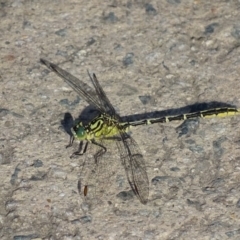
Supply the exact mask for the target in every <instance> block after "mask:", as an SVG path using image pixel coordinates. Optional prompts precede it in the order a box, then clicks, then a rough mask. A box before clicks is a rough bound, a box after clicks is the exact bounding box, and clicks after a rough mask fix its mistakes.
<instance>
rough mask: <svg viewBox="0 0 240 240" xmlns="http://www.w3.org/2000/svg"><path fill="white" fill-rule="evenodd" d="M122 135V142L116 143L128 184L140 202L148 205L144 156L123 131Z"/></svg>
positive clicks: (147, 185) (147, 184) (147, 182)
mask: <svg viewBox="0 0 240 240" xmlns="http://www.w3.org/2000/svg"><path fill="white" fill-rule="evenodd" d="M120 135H121V138H122V141H116V143H117V146H118V150H119V153H120V157H121V161H122V165H123V166H124V169H125V171H126V175H127V179H128V182H129V184H130V186H131V188H132V190H133V191H134V193H135V194H136V195H137V197H138V198H139V200H140V202H141V203H143V204H146V203H147V202H148V195H149V181H148V176H147V171H146V166H145V162H144V158H143V155H142V154H141V151H140V149H139V147H138V145H137V143H136V142H135V141H134V139H133V138H132V137H130V136H129V135H128V134H127V133H125V132H122V131H121V132H120Z"/></svg>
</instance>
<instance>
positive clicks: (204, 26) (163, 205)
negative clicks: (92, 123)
mask: <svg viewBox="0 0 240 240" xmlns="http://www.w3.org/2000/svg"><path fill="white" fill-rule="evenodd" d="M0 19H1V20H0V30H1V31H0V32H1V34H0V39H1V41H0V48H1V54H0V56H1V68H0V90H1V91H0V104H1V105H0V106H1V107H0V127H1V134H0V140H1V144H0V147H1V149H0V151H1V152H0V164H1V165H0V167H1V169H0V173H1V174H0V190H1V192H0V238H1V239H4V240H5V239H14V240H20V239H21V240H28V239H52V240H53V239H64V240H68V239H76V240H78V239H130V240H133V239H134V240H135V239H144V240H150V239H163V240H164V239H169V240H170V239H191V240H192V239H201V240H205V239H206V240H207V239H211V240H213V239H240V185H239V181H240V145H239V144H240V141H239V140H240V130H239V129H240V123H239V118H240V117H239V116H234V117H229V118H221V119H219V118H214V119H200V120H199V119H197V120H195V121H187V122H185V123H181V122H177V123H169V124H155V125H151V126H143V127H137V128H136V129H133V130H132V136H133V137H134V139H135V140H136V142H137V143H138V145H139V147H140V149H141V151H142V153H143V155H144V157H145V161H146V166H147V173H148V177H149V182H150V183H149V188H150V194H149V202H148V204H147V205H143V204H141V203H140V202H139V200H138V199H137V198H136V197H135V196H134V195H133V194H132V193H131V191H130V186H129V185H128V183H127V180H126V177H125V173H124V171H123V169H122V167H121V165H120V161H119V157H118V152H117V150H116V149H114V145H113V144H112V146H110V148H111V147H112V152H111V154H108V155H107V158H108V160H109V164H106V165H105V166H106V173H107V172H108V171H111V172H114V173H115V172H116V174H114V175H112V176H110V177H109V178H107V180H106V183H105V184H106V185H104V183H103V185H102V186H101V189H102V190H103V191H104V193H103V194H102V195H101V197H100V198H101V201H99V202H98V204H91V203H88V202H86V201H85V199H84V197H83V196H82V195H79V194H78V190H77V182H78V179H79V178H83V179H84V176H85V171H87V168H86V165H84V162H86V161H87V160H88V161H91V159H92V156H91V154H90V153H91V152H90V153H87V155H86V156H82V157H79V158H74V159H70V158H69V156H70V155H71V154H72V152H73V151H74V149H73V148H68V149H66V148H65V146H66V145H67V144H68V141H69V136H68V134H67V133H66V132H65V131H63V129H62V128H61V127H60V126H61V121H63V119H64V115H65V116H68V117H69V119H70V120H71V116H73V117H74V118H77V117H78V116H79V114H80V113H81V112H82V111H83V110H84V109H85V108H86V107H87V106H88V104H87V103H86V102H85V101H84V100H82V99H81V97H79V96H77V94H76V93H75V92H74V91H72V89H71V88H69V86H68V85H67V84H66V83H64V82H63V80H62V79H60V78H59V77H58V76H56V74H54V73H52V72H50V71H48V70H47V69H46V67H45V66H43V65H42V64H41V63H40V62H39V59H40V58H46V59H48V60H49V61H51V62H54V63H56V64H60V66H61V67H62V68H64V69H66V70H68V71H69V72H71V73H72V74H73V75H75V76H77V77H79V78H80V79H81V80H83V81H85V82H88V83H89V79H88V76H87V70H90V71H92V72H95V73H96V74H97V76H98V79H99V81H100V83H101V85H102V86H103V88H104V90H105V91H106V94H107V96H108V97H109V99H110V100H111V102H112V104H113V105H114V107H115V108H116V110H117V112H118V113H119V114H120V115H122V116H128V115H130V116H131V115H136V114H146V116H148V115H149V114H148V113H151V112H155V111H163V110H168V111H167V113H177V112H182V110H183V109H181V108H182V107H186V109H185V110H189V109H190V110H191V107H189V106H191V105H192V104H199V103H211V104H205V105H200V108H201V107H202V106H204V107H205V106H206V107H209V106H218V103H221V104H230V105H235V106H238V107H240V97H239V89H240V68H239V65H240V48H239V46H240V2H239V1H214V2H213V1H211V2H207V1H198V0H196V1H183V0H182V1H181V0H175V1H174V0H165V1H145V0H124V1H117V0H115V1H97V0H93V1H86V0H81V1H76V0H75V1H74V0H70V1H43V0H38V1H37V0H32V1H21V0H16V1H13V0H9V1H4V0H2V1H1V2H0ZM197 106H198V105H197ZM66 113H70V114H71V115H70V114H67V115H66ZM184 113H185V112H184ZM74 147H76V145H75V146H74ZM88 161H87V165H88V166H90V165H91V164H90V162H88ZM114 169H115V170H114ZM99 174H101V173H99ZM106 175H107V174H106Z"/></svg>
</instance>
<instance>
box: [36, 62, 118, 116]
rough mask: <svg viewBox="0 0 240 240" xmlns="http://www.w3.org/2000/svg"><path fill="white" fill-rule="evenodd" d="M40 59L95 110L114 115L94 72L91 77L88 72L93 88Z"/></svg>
mask: <svg viewBox="0 0 240 240" xmlns="http://www.w3.org/2000/svg"><path fill="white" fill-rule="evenodd" d="M40 61H41V62H42V63H43V64H44V65H46V66H47V67H48V68H49V69H51V70H52V71H54V72H55V73H56V74H57V75H58V76H60V77H61V78H62V79H63V80H64V81H65V82H66V83H67V84H68V85H69V86H70V87H71V88H72V89H73V90H74V91H76V92H77V93H78V94H79V95H80V96H81V97H82V98H84V100H85V101H86V102H88V103H89V104H91V105H93V106H94V107H95V108H96V109H97V110H99V111H100V112H102V113H108V114H113V115H114V113H115V110H114V108H113V106H112V105H111V103H110V101H109V100H108V98H107V97H106V94H105V92H104V91H103V89H102V87H101V86H100V84H99V82H98V80H97V77H96V75H95V74H93V77H91V75H90V74H89V72H88V75H89V77H90V79H91V81H92V83H93V85H94V88H95V89H93V88H91V87H90V86H89V85H88V84H86V83H84V82H83V81H81V80H80V79H78V78H76V77H74V76H73V75H72V74H70V73H69V72H67V71H65V70H63V69H62V68H60V67H58V66H57V65H56V64H54V63H51V62H49V61H47V60H45V59H40Z"/></svg>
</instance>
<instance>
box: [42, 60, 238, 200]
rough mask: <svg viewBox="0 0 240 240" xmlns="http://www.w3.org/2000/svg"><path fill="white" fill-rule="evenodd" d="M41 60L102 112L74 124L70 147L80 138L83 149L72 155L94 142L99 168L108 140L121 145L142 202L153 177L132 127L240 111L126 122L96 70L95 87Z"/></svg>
mask: <svg viewBox="0 0 240 240" xmlns="http://www.w3.org/2000/svg"><path fill="white" fill-rule="evenodd" d="M40 61H41V63H43V64H44V65H46V66H47V67H48V68H49V69H50V70H52V71H53V72H55V73H56V74H57V75H58V76H60V77H61V78H62V79H63V80H64V81H65V82H66V83H67V84H68V85H69V86H70V87H71V88H72V89H73V90H74V91H76V92H77V93H78V94H79V95H80V97H82V98H83V99H84V100H85V101H86V102H87V103H88V104H90V105H92V106H94V108H96V110H97V111H98V112H99V114H98V115H97V117H94V118H93V119H92V120H91V121H89V122H88V123H83V122H82V121H79V122H78V123H76V124H75V125H74V126H73V127H72V129H71V132H72V136H71V139H70V143H69V145H68V146H67V147H69V146H72V145H73V142H74V139H77V140H79V149H78V151H76V152H74V153H73V154H72V156H75V155H83V154H85V153H86V151H87V149H88V144H89V143H91V144H94V145H96V146H97V147H98V148H99V149H100V150H98V151H97V152H96V153H95V154H94V160H95V161H94V164H96V168H98V167H99V166H100V165H101V164H102V163H103V161H106V159H104V155H105V154H106V152H107V147H108V146H106V143H107V142H108V141H111V142H114V143H115V144H116V146H117V149H118V152H119V155H120V160H121V164H122V166H123V168H124V170H125V173H126V177H127V180H128V183H129V185H130V187H131V189H132V191H133V192H134V193H135V195H136V196H137V198H138V199H139V200H140V202H141V203H142V204H146V203H147V202H148V198H149V180H148V175H147V171H146V165H145V160H144V157H143V155H142V153H141V151H140V149H139V147H138V144H137V143H136V141H135V140H134V139H133V138H132V137H131V136H130V134H129V131H130V128H131V127H136V126H139V125H150V124H155V123H167V122H171V121H179V120H187V119H193V118H208V117H225V116H231V115H236V114H240V109H237V108H235V107H223V108H213V109H208V110H203V111H197V112H191V113H186V114H179V115H174V116H163V117H158V118H149V119H142V120H137V121H131V122H126V121H123V119H122V118H121V117H120V116H119V115H118V114H117V113H116V111H115V109H114V107H113V105H112V104H111V103H110V101H109V99H108V97H107V96H106V93H105V92H104V90H103V88H102V87H101V85H100V83H99V81H98V79H97V77H96V75H95V74H94V73H93V74H92V75H91V74H90V73H89V71H88V76H89V78H90V80H91V83H92V85H93V87H94V88H92V87H90V86H89V85H88V84H86V83H85V82H83V81H81V80H80V79H78V78H77V77H75V76H73V75H72V74H70V73H69V72H67V71H65V70H64V69H62V68H60V67H59V66H57V65H56V64H54V63H51V62H49V61H48V60H45V59H40ZM83 142H85V143H86V144H85V147H84V149H82V148H83ZM99 174H101V173H99ZM78 188H79V189H81V182H78ZM88 188H89V186H88V185H85V186H84V187H83V191H82V190H80V192H83V195H84V196H87V195H88Z"/></svg>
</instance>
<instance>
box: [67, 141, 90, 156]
mask: <svg viewBox="0 0 240 240" xmlns="http://www.w3.org/2000/svg"><path fill="white" fill-rule="evenodd" d="M87 147H88V142H86V144H85V146H84V148H83V141H81V142H80V143H79V147H78V150H77V151H76V152H74V153H73V154H72V155H71V156H70V158H73V157H74V156H76V155H77V156H81V155H83V154H84V153H85V152H86V151H87ZM82 150H83V151H82Z"/></svg>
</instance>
